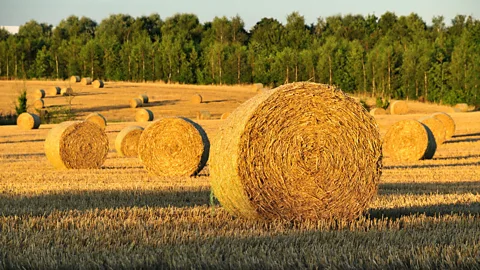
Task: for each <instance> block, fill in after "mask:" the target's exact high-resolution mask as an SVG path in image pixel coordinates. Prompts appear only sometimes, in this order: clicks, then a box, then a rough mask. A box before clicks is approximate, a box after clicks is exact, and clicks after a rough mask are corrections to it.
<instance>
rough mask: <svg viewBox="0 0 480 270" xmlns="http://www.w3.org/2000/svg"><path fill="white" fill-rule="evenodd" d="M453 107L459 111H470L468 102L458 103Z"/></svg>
mask: <svg viewBox="0 0 480 270" xmlns="http://www.w3.org/2000/svg"><path fill="white" fill-rule="evenodd" d="M453 108H454V110H455V111H457V112H468V104H467V103H458V104H457V105H455V106H454V107H453Z"/></svg>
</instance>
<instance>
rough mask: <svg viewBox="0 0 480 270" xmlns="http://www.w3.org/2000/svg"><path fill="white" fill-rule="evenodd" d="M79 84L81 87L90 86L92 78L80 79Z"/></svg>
mask: <svg viewBox="0 0 480 270" xmlns="http://www.w3.org/2000/svg"><path fill="white" fill-rule="evenodd" d="M80 83H81V84H82V85H90V84H92V78H90V77H85V78H82V80H81V81H80Z"/></svg>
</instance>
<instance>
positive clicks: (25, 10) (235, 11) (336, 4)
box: [0, 0, 480, 30]
mask: <svg viewBox="0 0 480 270" xmlns="http://www.w3.org/2000/svg"><path fill="white" fill-rule="evenodd" d="M294 11H297V12H298V13H299V14H300V15H302V16H304V17H305V22H306V23H307V24H311V23H316V21H317V18H319V17H324V18H325V17H328V16H332V15H339V14H340V15H346V14H361V15H364V16H365V15H368V14H375V15H376V16H377V17H380V16H381V15H382V14H384V13H385V12H386V11H391V12H395V14H397V15H398V16H402V15H409V14H410V13H412V12H414V13H417V14H418V15H419V16H420V17H422V18H423V20H424V21H425V22H427V24H430V23H431V20H432V18H433V17H434V16H438V15H443V16H444V18H445V22H446V24H447V25H449V24H450V22H451V20H452V19H453V18H454V17H455V16H456V15H457V14H462V15H471V16H473V17H474V18H476V19H480V0H362V1H358V0H329V1H325V0H75V1H67V0H2V1H1V2H0V26H19V25H22V24H24V23H26V22H28V21H30V20H32V19H33V20H36V21H37V22H39V23H43V22H46V23H48V24H52V25H53V26H56V25H57V24H58V23H59V22H60V21H61V20H62V19H65V18H67V17H68V16H70V15H76V16H78V17H81V16H86V17H89V18H91V19H93V20H95V21H96V22H97V23H100V22H101V21H102V19H105V18H107V17H108V16H109V15H110V14H118V13H123V14H129V15H131V16H132V17H138V16H142V15H150V14H152V13H158V14H159V15H160V17H161V18H162V19H163V20H165V19H166V18H168V17H170V16H172V15H174V14H176V13H193V14H196V15H197V16H198V18H199V20H200V22H201V23H204V22H207V21H212V20H213V18H215V17H216V16H218V17H221V16H226V17H228V18H231V17H233V16H236V15H239V16H240V17H241V18H242V19H243V21H244V22H245V29H247V30H250V29H251V28H252V27H253V26H254V25H255V24H256V23H257V22H258V21H260V20H261V19H262V18H264V17H267V18H275V19H277V20H278V21H280V22H281V23H284V24H285V23H286V17H287V15H288V14H291V13H292V12H294Z"/></svg>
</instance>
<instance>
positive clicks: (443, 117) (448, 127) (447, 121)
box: [432, 112, 455, 140]
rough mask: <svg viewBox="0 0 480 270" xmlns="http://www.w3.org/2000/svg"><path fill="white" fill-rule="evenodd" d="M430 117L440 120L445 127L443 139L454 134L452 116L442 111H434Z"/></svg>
mask: <svg viewBox="0 0 480 270" xmlns="http://www.w3.org/2000/svg"><path fill="white" fill-rule="evenodd" d="M432 117H435V118H437V119H438V120H440V121H442V123H443V126H444V127H445V140H448V139H450V138H452V136H453V135H454V134H455V121H454V120H453V118H452V117H451V116H450V115H448V114H447V113H444V112H438V113H434V114H432Z"/></svg>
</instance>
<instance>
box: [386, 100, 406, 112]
mask: <svg viewBox="0 0 480 270" xmlns="http://www.w3.org/2000/svg"><path fill="white" fill-rule="evenodd" d="M407 113H408V105H407V103H406V102H405V101H402V100H397V101H394V102H393V103H392V104H390V114H407Z"/></svg>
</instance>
